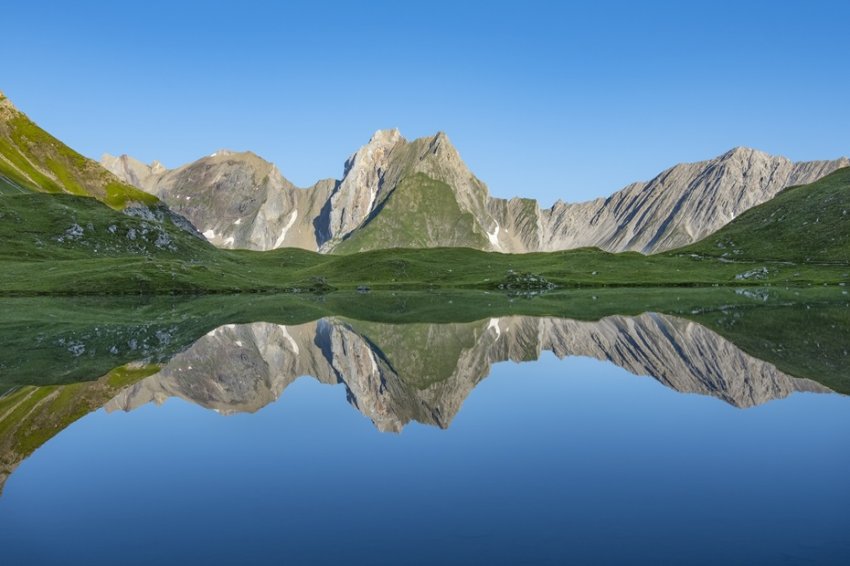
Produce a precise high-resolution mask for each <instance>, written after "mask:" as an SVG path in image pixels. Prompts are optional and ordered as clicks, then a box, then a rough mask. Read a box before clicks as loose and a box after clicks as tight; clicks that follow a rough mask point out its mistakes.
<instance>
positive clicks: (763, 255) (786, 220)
mask: <svg viewBox="0 0 850 566" xmlns="http://www.w3.org/2000/svg"><path fill="white" fill-rule="evenodd" d="M673 253H693V254H698V255H702V256H705V257H709V256H710V257H722V258H726V259H729V260H736V261H738V260H747V261H753V260H776V261H790V262H796V263H806V262H808V263H819V262H822V263H842V264H844V265H850V167H845V168H843V169H839V170H837V171H835V172H833V173H832V174H830V175H827V176H826V177H824V178H823V179H820V180H819V181H816V182H814V183H812V184H810V185H801V186H797V187H790V188H788V189H785V190H784V191H782V192H781V193H779V194H778V195H777V196H776V197H775V198H773V199H771V200H770V201H768V202H766V203H764V204H762V205H760V206H756V207H754V208H751V209H750V210H748V211H746V212H744V213H743V214H742V215H741V216H739V217H738V218H736V219H735V220H733V221H732V222H730V223H729V224H728V225H726V226H725V227H723V228H721V229H720V230H719V231H717V232H715V233H714V234H712V235H711V236H709V237H708V238H706V239H704V240H702V241H701V242H698V243H696V244H693V245H691V246H687V247H685V248H682V249H680V250H676V252H673Z"/></svg>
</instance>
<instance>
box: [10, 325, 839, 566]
mask: <svg viewBox="0 0 850 566" xmlns="http://www.w3.org/2000/svg"><path fill="white" fill-rule="evenodd" d="M783 312H784V311H783ZM835 312H837V311H834V310H828V311H824V312H823V313H821V314H823V316H824V317H826V318H824V319H823V320H830V321H836V320H837V322H834V324H833V326H832V327H831V328H830V327H829V324H832V323H829V324H828V323H823V322H822V321H821V323H820V324H819V326H824V327H825V328H826V333H827V334H829V335H830V336H832V337H833V338H834V342H829V343H827V339H825V338H823V337H821V336H814V335H812V334H811V333H809V334H806V335H803V334H802V333H798V335H799V338H798V339H797V338H795V339H794V340H795V341H794V342H789V339H788V337H787V335H786V334H784V326H787V321H790V320H794V316H797V314H799V313H797V311H795V313H797V314H794V313H791V314H788V313H785V314H783V317H784V318H783V319H782V323H778V324H777V325H776V327H775V328H773V327H771V328H769V329H766V330H765V331H764V333H763V334H762V335H758V336H752V335H751V333H750V332H749V328H751V327H753V328H756V327H757V328H762V329H765V328H766V327H767V326H770V325H766V324H764V321H763V320H762V319H760V318H757V319H754V320H753V321H750V318H752V316H755V315H751V314H743V315H742V314H741V313H739V312H732V311H728V312H726V311H723V312H719V313H715V314H712V315H710V316H709V317H702V318H700V315H694V316H693V317H692V318H693V319H697V320H700V321H702V322H705V324H711V325H712V327H711V328H709V327H708V326H707V325H703V324H700V323H698V322H696V321H695V320H692V319H688V318H684V317H682V316H673V315H667V314H658V313H644V314H640V315H637V316H621V315H611V316H605V317H603V318H601V319H600V320H596V321H580V320H572V319H566V318H555V317H532V316H521V315H514V316H499V317H492V318H485V319H482V320H476V321H471V322H452V323H426V322H407V323H404V324H388V323H383V322H373V321H362V320H355V319H352V318H348V317H343V316H326V317H323V318H319V319H317V320H313V321H309V322H299V323H297V324H279V323H271V322H250V323H239V324H224V325H221V326H217V327H215V328H213V329H211V330H208V331H206V332H205V333H204V334H202V335H201V336H200V337H199V338H197V339H196V340H194V341H193V342H189V343H187V344H183V345H180V344H175V343H174V341H175V340H176V338H175V337H178V336H182V334H181V331H180V329H179V328H178V326H176V325H172V326H168V325H165V326H163V327H162V328H160V327H154V326H147V327H145V329H144V331H143V332H140V334H139V335H149V336H151V337H152V338H150V340H149V343H146V344H147V345H145V346H144V352H145V354H146V356H145V357H144V358H142V359H138V360H135V361H132V362H129V363H122V365H120V366H119V367H116V368H114V369H113V370H111V371H109V373H107V374H106V375H103V376H102V377H99V378H98V379H96V380H93V381H79V382H74V383H70V384H65V385H46V386H45V385H42V383H43V381H41V382H39V383H38V384H34V385H27V384H26V383H22V382H21V380H17V381H16V380H15V379H14V376H13V375H10V374H9V372H8V371H7V373H6V374H5V377H6V378H7V379H8V381H9V383H15V385H14V386H13V387H11V388H10V390H9V391H8V392H7V393H6V394H5V395H4V396H3V397H0V482H5V483H6V485H5V491H4V493H3V494H2V497H0V524H2V527H3V528H2V529H0V544H3V547H4V549H5V555H6V556H7V557H10V558H13V559H14V560H13V561H12V562H10V563H15V564H25V563H33V564H41V563H45V564H50V563H57V564H59V563H61V564H69V563H97V564H101V563H103V564H107V563H112V562H113V561H114V560H115V559H116V558H115V557H116V556H120V557H121V558H120V561H121V562H126V563H140V564H141V563H152V562H156V563H186V562H187V561H189V562H198V561H200V562H203V563H233V562H234V561H239V562H245V561H247V562H248V563H274V564H278V563H295V564H301V563H317V564H320V563H337V562H341V561H342V562H345V561H349V562H351V563H358V564H360V563H363V564H408V563H409V564H426V563H428V564H433V563H474V562H478V563H504V564H515V563H533V564H537V563H545V564H561V563H564V562H567V561H571V560H572V561H578V562H580V563H611V564H619V563H642V562H645V563H650V562H658V561H660V562H667V563H674V562H675V563H705V564H711V563H717V562H725V563H741V564H745V563H757V562H773V563H776V562H786V563H798V562H799V563H838V562H840V558H841V557H846V556H848V555H850V554H848V553H850V544H848V542H846V540H845V536H844V534H845V533H846V532H847V528H848V527H850V489H848V487H847V484H846V474H847V472H848V471H850V450H848V449H847V448H846V432H847V431H848V430H850V402H848V398H847V397H845V396H844V395H842V394H836V393H835V392H834V391H833V389H835V388H836V387H837V388H838V389H842V388H841V384H843V383H844V381H842V379H843V376H844V375H845V374H844V373H842V372H846V369H839V370H835V371H833V370H831V369H830V368H836V367H842V368H843V367H845V366H844V365H843V364H845V363H846V362H847V359H846V356H847V352H846V348H843V347H842V346H841V344H845V345H846V342H843V338H842V337H846V336H847V334H846V331H847V328H846V327H843V326H840V322H841V321H842V320H843V318H842V317H844V316H845V315H843V314H842V315H841V316H839V317H838V318H837V319H836V317H835V314H834V313H835ZM800 313H803V314H800V316H806V317H808V319H812V320H814V319H813V318H812V317H814V316H815V314H813V313H811V312H810V311H809V310H808V309H807V310H806V311H800ZM759 316H760V315H759ZM748 317H750V318H748ZM836 325H839V326H836ZM166 327H168V328H170V329H171V330H170V331H169V332H170V333H169V332H166V331H165V330H163V328H166ZM97 328H98V331H93V330H92V331H87V332H88V334H85V335H86V336H92V337H98V339H100V338H99V337H101V336H108V337H110V338H109V339H110V340H112V336H113V335H112V334H110V333H109V332H112V331H111V330H108V329H104V328H105V327H102V326H99V327H97ZM158 333H159V334H158ZM836 333H837V336H836ZM189 334H190V333H187V335H189ZM38 335H40V336H49V338H44V339H43V340H42V343H43V344H48V343H49V344H54V345H55V344H60V342H59V340H63V341H62V342H61V344H60V345H61V347H62V349H61V355H60V353H59V352H60V351H59V350H57V353H54V354H53V355H54V356H55V357H56V359H62V358H61V356H67V355H69V354H68V353H67V351H68V347H67V344H68V343H71V347H73V348H77V349H78V350H79V347H78V346H77V344H82V348H83V350H84V351H86V352H88V353H89V354H92V355H98V356H99V355H109V356H113V357H115V359H118V357H120V356H121V355H122V353H121V352H118V346H117V345H113V344H109V343H108V340H107V342H97V344H98V345H97V348H95V346H94V344H95V338H92V341H91V342H90V343H86V342H85V341H84V340H82V339H79V336H80V335H82V334H80V333H79V332H78V333H77V334H76V335H75V336H77V338H74V339H73V340H72V339H71V338H67V337H60V338H56V337H55V336H54V335H52V334H49V333H47V332H46V331H43V330H39V331H38ZM122 336H123V335H122ZM156 336H159V339H160V342H157V341H156V338H155V337H156ZM166 336H167V337H166ZM729 336H733V337H736V339H738V340H739V342H740V343H741V345H739V344H736V343H733V341H731V340H730V339H729V338H728V337H729ZM122 340H123V342H122V344H123V343H124V342H126V340H124V338H122ZM157 344H159V345H160V346H161V348H160V349H157V348H159V347H160V346H156V345H157ZM39 347H41V346H39ZM136 347H137V348H138V349H140V350H141V349H143V347H142V346H138V345H137V346H136ZM744 348H746V351H745V349H744ZM38 351H39V352H41V353H42V354H43V353H44V351H45V350H43V349H42V350H38ZM98 351H99V352H101V354H97V352H98ZM754 351H758V352H759V353H760V355H761V357H756V356H754V355H753V352H754ZM93 352H94V354H93ZM163 352H165V353H163ZM547 352H548V353H547ZM813 352H819V353H820V356H821V358H822V359H818V360H813V361H811V363H801V362H800V361H799V360H800V359H801V353H802V354H803V356H802V357H803V358H805V354H806V353H808V354H810V357H811V354H812V353H813ZM70 355H74V352H73V351H72V352H71V354H70ZM842 356H843V357H842ZM80 358H81V355H80V354H78V355H76V357H75V358H74V359H80ZM559 360H560V361H559ZM121 361H123V359H122V360H121ZM506 361H511V362H519V363H518V364H500V362H506ZM94 362H97V363H94ZM40 363H43V362H40ZM87 363H89V364H94V365H93V366H92V367H100V365H99V364H100V358H98V359H97V360H93V359H92V360H89V361H88V362H87ZM497 364H498V365H497ZM3 367H12V368H13V369H20V370H21V371H23V369H24V368H22V367H21V366H13V365H11V364H6V365H0V368H3ZM50 367H53V366H50ZM56 367H57V368H58V367H59V365H58V364H57V365H56ZM86 367H89V366H86ZM780 368H781V369H780ZM792 370H793V371H792ZM57 371H59V370H58V369H57ZM61 371H62V375H63V376H64V375H66V373H67V368H64V369H62V370H61ZM488 376H490V378H489V379H485V378H488ZM635 376H648V377H651V378H653V379H654V380H656V381H657V382H658V383H660V384H662V385H663V386H664V387H660V386H658V384H657V383H653V382H652V381H651V380H649V379H646V378H644V379H639V378H637V377H635ZM45 379H47V378H45ZM63 379H64V378H63ZM47 382H48V383H49V382H50V381H49V380H47ZM836 384H838V386H836ZM325 385H333V386H336V387H326V386H325ZM343 390H344V398H345V400H346V401H347V404H346V403H343V402H342V396H341V395H340V394H339V393H340V392H341V391H343ZM798 392H803V393H808V395H793V394H795V393H798ZM842 392H844V391H843V390H842ZM681 393H689V394H697V395H681ZM811 393H815V394H817V395H811ZM789 396H790V397H791V398H790V399H787V400H785V401H782V402H780V403H771V401H775V400H779V399H785V398H786V397H789ZM170 399H175V401H169V400H170ZM176 399H179V400H180V401H177V400H176ZM718 400H720V401H722V402H719V401H718ZM155 405H162V406H161V407H156V406H155ZM760 405H764V406H763V407H759V406H760ZM757 407H758V408H757ZM101 408H102V409H104V410H98V409H101ZM351 408H354V409H355V410H356V411H352V410H351ZM739 409H746V410H743V411H742V410H739ZM357 412H359V413H361V414H362V415H363V416H365V417H366V418H365V419H364V418H363V417H360V416H359V415H358V414H357ZM125 413H126V414H125ZM215 413H220V414H222V415H229V417H227V418H225V417H222V416H219V415H216V414H215ZM86 414H88V416H85V418H82V419H81V420H77V419H79V418H80V417H83V416H84V415H86ZM414 422H415V423H421V424H423V425H427V426H425V427H416V426H411V423H414ZM375 428H377V429H378V430H379V431H382V432H390V433H401V434H378V433H377V432H376V431H375V430H374V429H375ZM441 429H445V430H441ZM13 472H14V473H13ZM2 486H3V483H0V487H2ZM95 533H96V534H95ZM92 537H97V539H98V541H99V542H98V543H97V545H92V544H89V542H90V540H91V538H92ZM43 539H49V540H50V541H52V542H51V543H50V544H49V545H44V544H40V543H39V542H38V541H40V540H43ZM145 541H147V542H145ZM68 557H70V561H69V558H68Z"/></svg>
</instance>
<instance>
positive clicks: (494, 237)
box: [485, 222, 502, 250]
mask: <svg viewBox="0 0 850 566" xmlns="http://www.w3.org/2000/svg"><path fill="white" fill-rule="evenodd" d="M499 229H500V226H499V223H498V222H496V229H495V230H493V233H492V234H491V233H490V232H487V239H488V240H490V243H491V244H493V247H494V248H496V249H499V250H500V249H502V245H501V244H500V243H499ZM485 231H486V230H485Z"/></svg>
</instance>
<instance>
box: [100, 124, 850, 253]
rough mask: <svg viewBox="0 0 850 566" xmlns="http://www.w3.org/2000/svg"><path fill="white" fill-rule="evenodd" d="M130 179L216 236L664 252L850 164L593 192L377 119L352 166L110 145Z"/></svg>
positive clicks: (769, 162) (743, 155)
mask: <svg viewBox="0 0 850 566" xmlns="http://www.w3.org/2000/svg"><path fill="white" fill-rule="evenodd" d="M101 164H102V165H103V166H104V167H105V168H106V169H108V170H109V171H111V172H112V173H114V174H115V175H117V176H118V177H119V178H120V179H122V180H123V181H124V182H126V183H128V184H131V185H133V186H135V187H137V188H140V189H142V190H144V191H146V192H149V193H151V194H153V195H156V196H157V197H159V198H160V199H162V200H163V201H164V202H165V203H166V204H168V206H169V207H171V208H172V209H173V210H174V211H176V212H177V213H179V214H181V215H184V216H185V217H187V218H188V219H189V220H191V221H192V223H193V224H194V225H195V226H197V227H198V229H199V230H200V231H201V232H203V233H204V235H205V236H206V237H207V238H208V239H209V240H210V242H212V243H213V244H214V245H216V246H218V247H223V248H247V249H252V250H269V249H275V248H279V247H298V248H303V249H307V250H314V251H319V252H343V253H345V252H358V251H365V250H372V249H380V248H391V247H413V248H416V247H454V246H463V247H470V248H475V249H480V250H486V251H499V252H512V253H525V252H540V251H556V250H565V249H575V248H582V247H597V248H600V249H602V250H606V251H610V252H622V251H637V252H641V253H656V252H661V251H666V250H670V249H673V248H677V247H681V246H684V245H687V244H691V243H694V242H696V241H699V240H701V239H703V238H705V237H706V236H708V235H710V234H712V233H713V232H715V231H717V230H718V229H719V228H721V227H723V226H724V225H726V224H727V223H728V222H730V221H731V220H733V219H734V218H736V217H737V216H738V215H740V214H741V213H743V212H745V211H747V210H749V209H750V208H752V207H754V206H756V205H759V204H761V203H764V202H766V201H768V200H770V199H772V198H773V197H774V196H776V195H777V194H778V193H779V192H780V191H782V190H783V189H785V188H786V187H789V186H793V185H802V184H807V183H811V182H813V181H816V180H818V179H820V178H821V177H823V176H825V175H827V174H829V173H831V172H833V171H835V170H836V169H838V168H841V167H846V166H848V165H850V160H848V159H847V158H846V157H842V158H840V159H836V160H832V161H810V162H799V163H794V162H792V161H790V160H788V159H786V158H784V157H777V156H771V155H768V154H766V153H764V152H761V151H757V150H754V149H747V148H741V147H739V148H735V149H732V150H730V151H728V152H726V153H724V154H723V155H720V156H718V157H716V158H714V159H711V160H708V161H701V162H697V163H683V164H679V165H675V166H673V167H671V168H669V169H667V170H665V171H663V172H661V173H660V174H659V175H657V176H656V177H655V178H653V179H651V180H650V181H647V182H637V183H633V184H631V185H628V186H626V187H624V188H623V189H621V190H619V191H617V192H615V193H613V194H612V195H611V196H610V197H607V198H599V199H595V200H592V201H589V202H581V203H566V202H563V201H558V202H556V203H555V204H554V205H553V206H552V207H551V208H548V209H544V208H541V207H540V205H539V204H538V203H537V202H536V201H535V200H533V199H528V198H512V199H502V198H496V197H492V196H490V195H489V192H488V190H487V187H486V185H485V184H484V183H483V182H482V181H480V180H479V179H478V178H477V177H476V176H475V175H473V174H472V172H471V171H470V170H469V168H468V167H467V166H466V164H465V163H464V162H463V160H462V159H461V157H460V155H459V153H458V151H457V150H456V149H455V147H454V146H453V145H452V143H451V141H450V140H449V138H448V136H446V134H444V133H442V132H441V133H438V134H437V135H435V136H433V137H426V138H420V139H416V140H413V141H407V140H405V139H404V138H403V137H402V136H401V134H400V132H399V131H398V130H381V131H378V132H376V133H375V134H374V135H373V136H372V138H371V139H370V140H369V142H368V143H367V144H366V145H365V146H363V147H361V148H360V149H359V150H357V151H356V152H355V153H354V154H353V155H352V156H351V157H350V158H349V159H348V160H347V161H346V162H345V167H344V170H343V175H342V178H341V179H338V180H335V179H325V180H321V181H319V182H317V183H316V184H314V185H313V186H311V187H308V188H298V187H295V186H294V185H293V184H292V183H291V182H289V181H288V180H287V179H286V178H285V177H284V176H283V175H282V174H281V172H280V171H279V170H278V168H277V167H276V166H275V165H273V164H272V163H269V162H267V161H265V160H263V159H262V158H260V157H258V156H257V155H255V154H253V153H251V152H232V151H227V150H220V151H217V152H215V153H213V154H212V155H209V156H207V157H203V158H201V159H199V160H197V161H195V162H193V163H189V164H187V165H184V166H182V167H178V168H176V169H167V168H165V167H164V166H163V165H162V164H161V163H158V162H154V163H152V164H150V165H146V164H144V163H141V162H139V161H137V160H135V159H133V158H132V157H129V156H127V155H122V156H120V157H113V156H110V155H104V156H103V158H102V160H101Z"/></svg>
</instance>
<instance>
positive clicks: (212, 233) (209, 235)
mask: <svg viewBox="0 0 850 566" xmlns="http://www.w3.org/2000/svg"><path fill="white" fill-rule="evenodd" d="M204 238H206V239H207V240H214V239H215V231H214V230H207V231H206V232H204Z"/></svg>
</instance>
